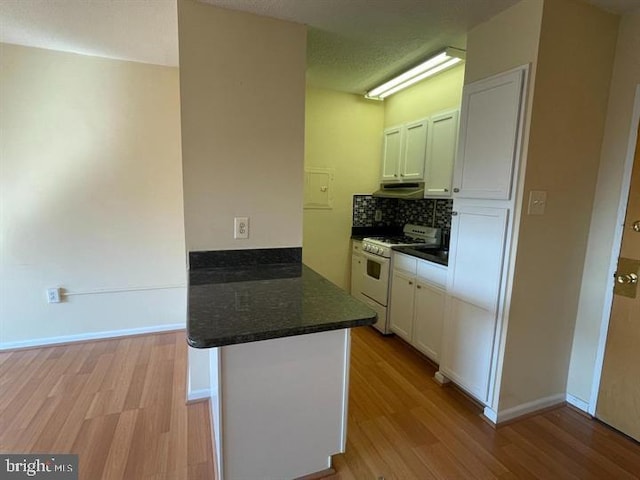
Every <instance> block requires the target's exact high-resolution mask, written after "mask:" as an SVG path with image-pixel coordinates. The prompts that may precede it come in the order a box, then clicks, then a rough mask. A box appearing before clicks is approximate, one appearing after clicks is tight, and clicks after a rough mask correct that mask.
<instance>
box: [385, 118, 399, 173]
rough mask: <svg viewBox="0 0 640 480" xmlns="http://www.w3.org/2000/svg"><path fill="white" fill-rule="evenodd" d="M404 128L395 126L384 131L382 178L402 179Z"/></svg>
mask: <svg viewBox="0 0 640 480" xmlns="http://www.w3.org/2000/svg"><path fill="white" fill-rule="evenodd" d="M402 132H403V128H402V127H394V128H388V129H387V130H385V131H384V139H383V148H382V180H383V181H387V182H388V181H389V180H400V177H399V174H400V159H401V157H402V140H403V135H402Z"/></svg>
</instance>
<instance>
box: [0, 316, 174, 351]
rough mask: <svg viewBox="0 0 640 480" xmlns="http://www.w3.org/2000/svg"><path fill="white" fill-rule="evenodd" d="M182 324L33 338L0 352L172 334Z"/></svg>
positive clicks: (5, 345)
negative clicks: (154, 334)
mask: <svg viewBox="0 0 640 480" xmlns="http://www.w3.org/2000/svg"><path fill="white" fill-rule="evenodd" d="M184 329H185V324H184V323H174V324H169V325H154V326H151V327H141V328H127V329H124V330H109V331H104V332H91V333H81V334H78V335H63V336H60V337H47V338H35V339H33V340H20V341H18V342H4V343H0V351H3V350H18V349H21V348H33V347H47V346H53V345H61V344H67V343H74V342H86V341H88V340H102V339H105V338H117V337H129V336H132V335H144V334H145V333H159V332H172V331H176V330H184Z"/></svg>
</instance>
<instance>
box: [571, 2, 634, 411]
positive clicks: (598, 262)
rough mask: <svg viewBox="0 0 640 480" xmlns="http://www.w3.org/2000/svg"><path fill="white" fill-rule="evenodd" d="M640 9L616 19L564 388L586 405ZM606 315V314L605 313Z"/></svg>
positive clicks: (607, 282)
mask: <svg viewBox="0 0 640 480" xmlns="http://www.w3.org/2000/svg"><path fill="white" fill-rule="evenodd" d="M638 52H640V10H636V11H635V12H634V13H630V14H627V15H624V16H623V17H622V19H621V22H620V29H619V33H618V42H617V48H616V55H615V64H614V68H613V77H612V80H611V90H610V95H609V104H608V111H607V119H606V125H605V132H604V140H603V144H602V152H601V156H600V170H599V173H598V182H597V188H596V194H595V201H594V204H593V213H592V218H591V228H590V231H589V243H588V246H587V254H586V260H585V264H584V275H583V277H582V288H581V291H580V302H579V308H578V317H577V321H576V327H575V333H574V339H573V350H572V352H571V364H570V369H569V378H568V384H567V392H568V393H569V394H571V395H573V396H575V397H576V398H578V399H579V400H581V401H583V402H585V403H589V402H590V396H591V390H592V388H593V378H594V373H595V372H596V370H597V369H599V368H600V366H599V365H596V354H597V349H598V342H599V339H600V327H601V321H602V316H603V312H604V306H605V295H606V292H607V290H609V289H611V288H612V287H611V278H610V276H609V264H610V261H611V252H612V249H613V247H614V237H615V235H616V233H617V232H619V228H620V227H619V226H617V225H616V218H617V210H618V204H619V201H620V195H621V190H622V183H623V175H624V163H625V158H626V155H627V147H628V141H629V135H630V133H631V130H632V129H633V128H635V127H636V126H632V125H631V120H632V113H633V112H632V109H633V102H634V95H635V90H636V86H637V85H638V84H640V56H639V55H638ZM605 314H606V315H608V312H606V313H605Z"/></svg>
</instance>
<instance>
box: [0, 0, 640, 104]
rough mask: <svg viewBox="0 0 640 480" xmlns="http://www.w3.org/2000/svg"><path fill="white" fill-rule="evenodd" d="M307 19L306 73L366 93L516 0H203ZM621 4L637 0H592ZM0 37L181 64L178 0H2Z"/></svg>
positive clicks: (634, 4) (639, 2)
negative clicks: (177, 13) (178, 33)
mask: <svg viewBox="0 0 640 480" xmlns="http://www.w3.org/2000/svg"><path fill="white" fill-rule="evenodd" d="M201 1H203V2H206V3H209V4H211V5H216V6H220V7H223V8H230V9H234V10H241V11H247V12H252V13H256V14H258V15H265V16H269V17H274V18H280V19H284V20H289V21H293V22H298V23H304V24H307V25H308V26H309V35H308V47H307V49H308V58H307V79H308V81H309V83H311V84H312V85H316V86H321V87H325V88H331V89H335V90H341V91H346V92H353V93H362V92H364V91H365V90H368V89H369V88H371V87H373V86H374V85H375V84H376V83H379V82H380V81H382V80H385V79H386V78H387V77H389V76H391V75H393V74H394V73H397V72H398V71H400V70H402V69H404V68H406V67H408V66H410V65H412V64H414V63H416V62H418V61H419V60H421V59H423V58H424V57H425V56H427V55H428V54H430V53H433V52H435V51H437V50H439V49H441V48H442V47H444V46H448V45H450V46H454V47H459V48H464V47H465V32H467V31H468V30H469V29H470V28H472V27H473V26H475V25H477V24H479V23H481V22H483V21H485V20H487V19H489V18H490V17H492V16H494V15H495V14H496V13H498V12H500V11H502V10H504V9H506V8H508V7H509V6H511V5H513V4H515V3H517V2H518V0H201ZM589 1H590V2H591V3H593V4H596V5H598V6H600V7H601V8H605V9H607V10H610V11H612V12H615V13H625V12H628V11H630V10H633V9H636V8H640V0H589ZM0 42H4V43H14V44H20V45H27V46H33V47H41V48H48V49H54V50H62V51H69V52H75V53H81V54H87V55H96V56H103V57H108V58H117V59H124V60H132V61H138V62H145V63H153V64H159V65H172V66H175V65H177V64H178V38H177V15H176V0H135V1H132V0H127V1H122V0H120V1H116V0H0Z"/></svg>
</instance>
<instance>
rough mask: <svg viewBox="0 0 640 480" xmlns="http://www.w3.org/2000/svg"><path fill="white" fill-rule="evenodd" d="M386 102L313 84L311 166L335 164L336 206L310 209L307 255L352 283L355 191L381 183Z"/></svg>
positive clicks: (331, 275)
mask: <svg viewBox="0 0 640 480" xmlns="http://www.w3.org/2000/svg"><path fill="white" fill-rule="evenodd" d="M383 119H384V105H383V104H382V103H380V102H374V101H370V100H365V99H364V97H361V96H358V95H353V94H350V93H341V92H336V91H332V90H323V89H318V88H313V87H308V88H307V97H306V135H305V167H320V168H332V169H333V170H334V182H333V209H331V210H315V209H305V211H304V240H303V245H304V249H303V261H304V262H305V263H306V264H307V265H308V266H309V267H311V268H313V269H314V270H316V271H317V272H319V273H321V274H322V275H324V276H325V277H327V278H328V279H329V280H331V281H332V282H333V283H335V284H336V285H338V286H340V287H342V288H345V289H348V285H349V281H350V273H351V263H350V262H351V249H350V244H349V237H350V236H351V223H352V218H351V217H352V211H353V209H352V204H353V195H354V194H355V193H371V192H373V191H374V190H375V189H376V188H378V183H379V178H380V152H381V149H382V124H383Z"/></svg>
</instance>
